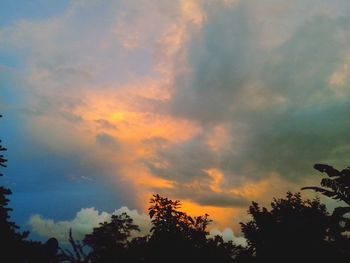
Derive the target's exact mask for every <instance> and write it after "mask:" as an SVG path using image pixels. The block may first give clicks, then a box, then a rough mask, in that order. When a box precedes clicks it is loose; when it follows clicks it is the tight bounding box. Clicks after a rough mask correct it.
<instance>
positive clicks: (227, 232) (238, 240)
mask: <svg viewBox="0 0 350 263" xmlns="http://www.w3.org/2000/svg"><path fill="white" fill-rule="evenodd" d="M209 235H210V236H212V237H214V236H222V239H223V240H224V241H225V242H227V241H233V243H234V244H236V245H241V246H243V247H246V246H247V245H248V243H247V240H246V239H245V238H244V237H240V236H238V237H237V236H235V234H234V233H233V230H232V229H230V228H225V229H224V230H223V231H220V230H218V229H212V230H211V231H210V234H209Z"/></svg>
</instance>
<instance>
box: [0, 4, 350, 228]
mask: <svg viewBox="0 0 350 263" xmlns="http://www.w3.org/2000/svg"><path fill="white" fill-rule="evenodd" d="M349 9H350V4H349V3H348V1H345V0H344V1H343V0H336V1H332V2H331V3H330V2H329V1H316V0H312V1H307V3H306V2H305V1H302V0H297V1H293V2H290V1H276V0H268V1H253V0H248V1H227V0H226V1H225V0H222V1H221V0H218V1H208V0H178V1H170V0H169V1H149V0H141V1H136V0H135V1H134V0H132V1H126V0H125V1H123V0H120V1H112V0H108V1H103V2H101V1H95V0H88V1H71V2H69V3H68V4H67V6H66V8H65V9H64V10H60V12H58V13H57V14H55V15H52V16H50V17H48V18H41V19H28V18H27V19H21V20H15V21H13V23H11V24H8V25H6V26H4V27H0V54H4V53H7V54H10V57H11V56H12V57H11V58H10V59H7V60H4V63H3V64H2V65H1V66H0V76H1V78H2V79H3V80H4V81H6V82H4V83H7V84H8V85H7V86H5V87H4V88H3V89H2V90H1V92H0V96H1V101H2V102H1V104H0V105H1V110H2V111H4V112H5V113H8V114H13V115H15V116H16V118H18V119H19V122H20V123H21V127H22V128H21V129H25V131H26V134H27V136H28V137H30V140H31V142H32V143H33V145H34V146H35V147H38V148H40V150H41V151H42V156H50V154H51V155H54V156H69V157H71V158H72V160H73V162H74V163H75V164H76V165H77V166H78V167H79V168H75V169H67V170H64V171H63V172H62V177H61V180H62V181H63V180H65V181H64V182H65V184H66V183H67V178H72V174H73V175H75V174H76V171H79V172H78V175H77V176H73V177H74V178H76V177H78V178H80V179H81V178H85V179H87V180H91V179H92V180H95V181H96V182H99V181H107V182H108V183H112V184H113V187H114V189H115V192H116V193H118V194H117V195H118V196H119V198H122V196H123V198H124V199H123V200H122V201H123V202H125V203H126V205H128V207H137V208H138V209H140V211H142V210H144V209H145V207H146V206H147V200H148V198H149V197H150V195H151V194H152V193H155V192H158V193H161V194H163V195H166V196H169V197H171V198H175V199H182V200H183V201H184V208H185V209H188V210H191V211H200V210H201V209H202V210H204V211H203V212H205V209H208V210H210V212H212V214H213V216H214V215H215V216H216V218H217V221H218V225H221V226H222V225H223V224H232V223H230V222H233V220H236V221H237V220H239V219H240V218H242V214H243V212H245V209H246V207H247V205H248V203H249V201H250V200H252V199H253V200H257V201H260V202H265V203H266V202H268V201H269V200H271V198H272V196H275V195H280V194H283V192H284V191H285V190H287V189H290V190H297V189H299V188H300V186H302V185H305V184H306V183H310V182H312V180H317V178H315V179H312V177H311V174H312V165H313V164H314V163H316V162H326V163H330V164H333V165H336V166H339V167H340V168H342V167H344V166H347V165H348V163H347V162H348V159H347V156H348V155H349V149H350V147H349V145H350V140H349V136H348V131H349V130H350V122H349V120H348V118H347V113H348V112H349V110H350V97H349V94H350V93H349V73H350V72H349V61H350V49H349V44H350V43H349V42H350V38H349V36H350V18H349V16H348V13H347V12H345V10H349ZM18 61H20V63H18ZM14 65H15V66H14ZM24 154H25V153H24ZM29 154H30V153H28V155H29ZM47 158H49V157H47ZM43 163H45V161H43ZM64 164H65V162H64V163H62V165H64ZM91 167H94V169H93V170H91ZM31 176H32V177H31V178H32V180H34V181H35V183H38V182H46V183H48V182H49V181H50V175H48V177H47V178H46V179H43V177H40V176H36V175H31ZM45 180H46V181H45ZM57 184H60V179H58V180H57ZM91 187H93V186H91ZM96 187H97V186H96ZM126 189H128V190H126ZM56 197H57V196H56ZM85 207H86V206H85ZM79 213H81V214H82V216H83V215H84V213H91V215H93V216H95V217H96V218H101V217H103V216H104V214H98V213H97V214H96V211H94V210H89V209H88V210H81V211H80V212H79ZM79 215H80V214H79ZM93 216H92V217H93ZM233 217H238V219H233ZM31 220H32V221H31V222H41V223H42V224H41V225H45V224H51V223H50V222H49V221H47V222H46V221H45V222H46V223H43V222H44V221H43V219H42V218H41V217H40V216H36V217H33V218H32V219H31ZM33 220H34V221H33ZM96 220H97V219H96ZM62 224H63V225H65V223H62ZM62 227H63V226H62ZM53 229H54V227H53ZM40 231H41V230H39V228H38V229H37V230H36V232H40Z"/></svg>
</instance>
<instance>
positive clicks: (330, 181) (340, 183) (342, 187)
mask: <svg viewBox="0 0 350 263" xmlns="http://www.w3.org/2000/svg"><path fill="white" fill-rule="evenodd" d="M314 168H315V169H316V170H318V171H320V172H322V173H326V174H327V176H328V177H329V178H323V179H322V180H321V186H322V187H318V186H307V187H303V188H301V189H302V190H307V189H311V190H314V191H316V192H319V193H321V194H323V195H325V196H327V197H330V198H332V199H334V200H338V201H343V202H345V203H346V204H347V206H345V207H337V208H335V209H334V211H333V214H332V215H333V217H334V219H335V220H338V221H339V222H342V223H343V225H344V231H349V230H350V219H349V218H346V217H344V215H345V214H346V213H350V167H348V168H345V169H343V170H341V171H338V170H337V169H334V168H333V167H332V166H329V165H326V164H315V165H314Z"/></svg>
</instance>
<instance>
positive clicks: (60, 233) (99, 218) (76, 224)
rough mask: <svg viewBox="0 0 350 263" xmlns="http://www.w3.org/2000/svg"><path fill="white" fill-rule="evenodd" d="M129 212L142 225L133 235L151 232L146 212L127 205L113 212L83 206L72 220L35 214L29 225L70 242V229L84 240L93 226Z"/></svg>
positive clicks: (46, 236)
mask: <svg viewBox="0 0 350 263" xmlns="http://www.w3.org/2000/svg"><path fill="white" fill-rule="evenodd" d="M124 212H125V213H127V214H128V215H129V216H130V217H131V218H132V219H133V220H134V224H136V225H138V226H139V227H140V230H141V231H140V232H134V233H133V235H135V236H138V235H144V234H147V233H148V232H149V229H150V219H149V216H147V215H146V214H139V213H138V212H137V210H130V209H129V208H127V207H125V206H124V207H121V208H119V209H117V210H115V211H114V212H113V213H108V212H99V211H98V210H96V209H95V208H94V207H91V208H82V209H81V210H80V211H79V212H77V213H76V215H75V217H74V218H73V219H71V220H64V221H54V220H51V219H46V218H43V217H42V216H41V215H33V216H32V217H31V218H30V219H29V222H28V224H29V226H30V227H31V229H32V232H33V233H35V234H37V235H39V236H42V237H45V238H50V237H55V238H57V239H58V240H59V242H62V243H66V242H68V237H69V229H70V228H71V229H72V233H73V237H74V238H75V239H78V240H82V239H83V238H84V236H85V235H86V234H89V233H91V232H92V230H93V228H95V227H98V226H99V224H100V223H103V222H108V221H110V219H111V216H112V215H120V214H122V213H124Z"/></svg>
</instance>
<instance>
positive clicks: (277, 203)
mask: <svg viewBox="0 0 350 263" xmlns="http://www.w3.org/2000/svg"><path fill="white" fill-rule="evenodd" d="M271 208H272V209H271V210H270V211H269V210H268V209H267V208H265V207H263V208H260V206H259V205H258V204H257V203H255V202H253V203H252V205H251V206H250V207H249V211H248V213H249V214H250V215H251V216H252V217H253V219H252V220H251V221H249V222H248V223H241V228H242V232H243V233H244V236H245V238H246V239H247V240H248V245H249V248H248V249H249V251H250V252H251V254H252V255H253V256H254V257H255V259H256V262H327V260H331V262H342V261H341V258H340V257H339V254H338V251H336V249H335V247H334V246H333V245H332V243H331V240H332V238H334V237H333V236H331V235H332V233H331V232H330V228H331V227H333V226H332V225H331V223H332V222H331V220H330V217H329V214H328V212H327V210H326V207H325V205H323V204H321V203H320V200H319V199H318V198H316V199H313V200H302V198H301V195H300V193H294V194H293V193H291V192H288V193H287V195H286V198H284V199H283V198H281V199H274V200H273V202H272V203H271ZM332 260H333V261H332ZM334 260H335V261H334Z"/></svg>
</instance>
